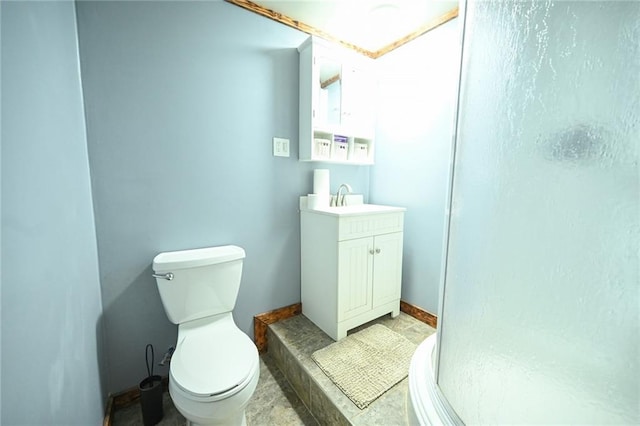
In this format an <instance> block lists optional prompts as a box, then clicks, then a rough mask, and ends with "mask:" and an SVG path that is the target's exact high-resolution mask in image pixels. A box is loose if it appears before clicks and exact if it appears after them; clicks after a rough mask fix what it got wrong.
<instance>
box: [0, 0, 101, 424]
mask: <svg viewBox="0 0 640 426" xmlns="http://www.w3.org/2000/svg"><path fill="white" fill-rule="evenodd" d="M0 8H1V15H2V17H1V28H2V30H1V31H2V33H1V37H2V45H1V47H2V58H1V59H2V80H1V85H2V134H1V135H2V221H1V222H2V227H1V228H2V266H3V269H2V366H1V376H2V386H1V387H2V400H1V404H2V417H1V419H0V423H2V424H3V425H15V424H29V425H36V424H65V425H71V424H78V425H89V424H98V423H100V422H101V419H102V413H103V409H102V408H103V407H102V404H103V401H104V395H103V393H102V390H101V381H100V370H101V367H100V366H99V360H98V359H99V354H100V352H101V350H102V345H101V342H100V339H101V332H100V330H101V328H102V326H101V323H100V314H101V311H102V308H101V302H100V284H99V281H98V277H99V275H98V258H97V251H96V236H95V227H94V221H93V210H92V201H91V188H90V178H89V164H88V158H87V143H86V137H85V123H84V114H83V107H82V91H81V84H80V75H79V62H78V47H77V35H76V19H75V11H74V4H73V3H72V2H2V4H1V6H0Z"/></svg>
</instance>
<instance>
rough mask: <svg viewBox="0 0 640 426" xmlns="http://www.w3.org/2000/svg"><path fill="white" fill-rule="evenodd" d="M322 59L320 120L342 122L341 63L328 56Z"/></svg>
mask: <svg viewBox="0 0 640 426" xmlns="http://www.w3.org/2000/svg"><path fill="white" fill-rule="evenodd" d="M319 59H320V81H319V82H318V84H319V85H320V99H319V101H320V105H319V108H318V109H319V113H320V116H319V117H318V121H319V122H320V123H324V124H330V125H339V124H340V104H341V103H342V77H341V66H340V63H338V62H335V61H332V60H331V59H328V58H319Z"/></svg>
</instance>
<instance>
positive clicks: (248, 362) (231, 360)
mask: <svg viewBox="0 0 640 426" xmlns="http://www.w3.org/2000/svg"><path fill="white" fill-rule="evenodd" d="M258 367H259V361H258V351H257V349H256V347H255V345H254V344H253V342H252V341H251V339H249V337H248V336H247V335H246V334H244V333H242V332H241V331H240V330H239V329H237V328H236V327H225V328H222V327H216V330H215V332H212V330H210V329H209V330H208V327H204V330H193V331H192V332H190V333H189V334H187V335H186V336H184V338H183V339H182V340H181V341H180V342H179V343H178V345H177V347H176V351H175V352H174V354H173V357H172V358H171V368H170V374H171V377H172V379H173V381H174V383H175V384H176V385H177V387H178V388H179V389H180V390H181V391H182V392H184V393H185V394H186V396H188V397H189V398H190V399H193V400H197V401H202V402H206V401H217V400H221V399H225V398H229V397H230V396H233V395H234V394H236V393H238V392H240V391H241V390H242V389H244V387H245V386H247V384H248V383H249V382H250V381H251V379H252V378H253V376H254V375H255V374H256V371H257V369H258Z"/></svg>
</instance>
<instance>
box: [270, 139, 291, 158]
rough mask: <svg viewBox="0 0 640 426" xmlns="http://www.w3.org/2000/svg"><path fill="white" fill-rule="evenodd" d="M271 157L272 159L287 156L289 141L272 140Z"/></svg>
mask: <svg viewBox="0 0 640 426" xmlns="http://www.w3.org/2000/svg"><path fill="white" fill-rule="evenodd" d="M273 156H274V157H288V156H289V139H284V138H273Z"/></svg>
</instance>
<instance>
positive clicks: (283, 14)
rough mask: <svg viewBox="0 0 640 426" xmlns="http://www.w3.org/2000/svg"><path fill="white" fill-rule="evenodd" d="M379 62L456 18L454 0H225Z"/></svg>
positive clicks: (455, 0)
mask: <svg viewBox="0 0 640 426" xmlns="http://www.w3.org/2000/svg"><path fill="white" fill-rule="evenodd" d="M227 1H229V2H230V3H233V4H236V5H238V6H241V7H244V8H245V9H249V10H252V11H254V12H257V13H260V14H261V15H264V16H267V17H269V18H271V19H275V20H277V21H279V22H282V23H284V24H286V25H289V26H292V27H295V28H298V29H300V30H302V31H305V32H307V33H310V34H316V35H319V36H321V37H324V38H328V39H330V40H331V39H332V40H333V41H340V42H342V44H346V45H347V46H348V47H351V48H354V49H355V50H359V51H361V53H364V54H367V55H368V56H371V57H377V56H380V55H381V54H384V53H386V52H387V51H389V50H392V49H393V48H395V47H397V46H398V45H401V44H404V43H405V42H406V41H409V40H412V39H413V38H415V37H417V36H419V35H421V34H423V33H425V32H426V31H428V30H429V29H432V28H434V27H436V26H438V25H440V24H442V23H444V22H447V21H448V20H450V19H453V18H454V17H455V16H457V10H458V2H457V0H252V1H249V0H227Z"/></svg>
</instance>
